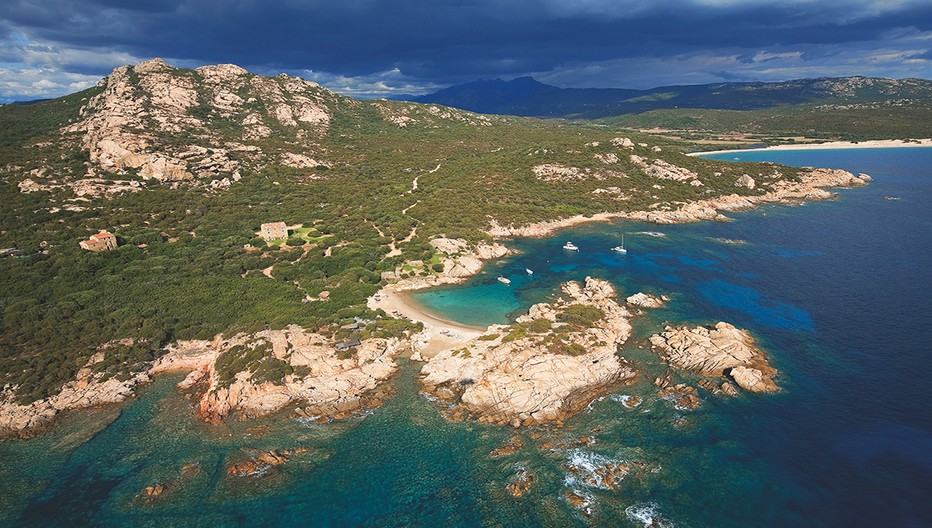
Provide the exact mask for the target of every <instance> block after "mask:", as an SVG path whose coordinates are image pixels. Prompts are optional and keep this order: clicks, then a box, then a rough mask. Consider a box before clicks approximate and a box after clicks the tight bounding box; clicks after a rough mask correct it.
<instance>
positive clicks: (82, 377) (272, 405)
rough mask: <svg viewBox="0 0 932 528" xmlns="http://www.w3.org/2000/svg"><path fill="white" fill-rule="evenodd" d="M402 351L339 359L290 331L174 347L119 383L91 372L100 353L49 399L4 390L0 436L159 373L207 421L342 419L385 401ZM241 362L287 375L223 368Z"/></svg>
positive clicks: (385, 347) (382, 348) (397, 347)
mask: <svg viewBox="0 0 932 528" xmlns="http://www.w3.org/2000/svg"><path fill="white" fill-rule="evenodd" d="M407 346H408V343H407V341H406V340H400V339H388V340H386V339H365V340H363V341H362V342H361V343H360V344H359V345H358V347H357V350H356V353H355V354H353V355H352V356H351V357H347V358H341V357H339V356H338V354H337V351H336V349H335V348H334V345H333V343H332V341H331V340H330V339H329V338H326V337H324V336H321V335H319V334H315V333H310V332H307V331H306V330H304V329H302V328H300V327H297V326H290V327H288V328H285V329H283V330H266V331H263V332H258V333H256V334H238V335H236V336H234V337H232V338H228V339H224V338H223V337H222V336H217V337H216V338H214V339H213V340H212V341H179V342H175V343H173V344H171V345H170V346H168V347H167V348H166V353H165V354H164V355H163V356H161V357H160V358H158V359H157V360H155V361H154V362H152V364H151V365H150V366H149V367H148V368H147V369H146V370H145V371H142V372H138V373H136V374H135V375H134V376H132V377H130V378H129V379H127V380H125V381H119V380H117V379H116V378H110V379H107V380H100V379H99V375H95V374H94V373H93V370H92V367H93V362H94V360H95V359H96V360H97V361H100V360H102V359H103V356H102V355H98V356H99V357H95V358H92V360H91V362H89V364H88V366H86V367H85V368H84V369H82V370H81V371H80V372H79V373H78V376H77V379H76V380H75V381H73V382H71V383H68V384H67V385H65V387H64V388H63V389H62V390H61V391H60V392H59V393H58V394H56V395H55V396H52V397H50V398H46V399H43V400H39V401H36V402H32V403H30V404H28V405H20V404H17V403H16V402H15V401H13V399H12V394H11V393H10V391H8V393H7V394H4V395H3V396H4V398H3V401H2V403H0V438H2V437H28V436H32V435H34V434H35V433H37V432H38V431H40V430H41V429H42V428H44V427H46V426H48V425H49V424H51V423H52V422H53V421H54V419H55V418H56V417H57V416H58V415H59V414H60V413H62V412H64V411H68V410H74V409H83V408H88V407H92V406H97V405H103V404H108V403H119V402H122V401H124V400H126V399H127V398H130V397H131V396H132V395H133V394H134V393H135V390H136V389H137V388H138V387H139V386H140V385H142V384H144V383H147V382H149V381H151V379H152V376H155V375H157V374H161V373H165V372H188V373H189V374H188V375H187V376H186V377H185V379H184V380H183V381H182V382H180V383H179V384H178V388H179V389H181V390H190V391H192V394H193V395H194V396H195V414H196V416H197V418H198V419H201V420H203V421H206V422H208V423H214V424H216V423H220V422H221V421H223V420H224V419H228V418H230V417H238V418H256V417H260V416H266V415H269V414H273V413H276V412H279V411H281V410H283V409H285V408H286V407H295V408H296V413H298V415H300V416H302V417H307V418H314V419H329V418H332V417H338V418H339V417H345V416H348V415H350V414H352V413H353V412H354V411H356V410H358V409H359V408H360V407H363V406H365V407H374V406H377V405H378V404H379V403H380V401H381V400H382V399H384V397H386V396H387V393H386V392H385V391H384V390H383V385H384V383H385V382H386V381H388V380H389V379H390V378H391V377H392V376H393V375H394V373H395V372H396V371H397V369H398V365H397V363H395V360H394V358H395V357H396V356H397V355H398V354H399V353H400V352H401V351H402V350H403V349H404V348H406V347H407ZM237 354H238V356H237ZM242 357H253V358H254V360H253V363H252V365H253V366H256V368H257V371H258V369H259V368H261V367H259V365H260V364H266V365H267V364H275V366H276V367H277V368H279V369H281V370H280V371H281V372H288V373H287V374H284V375H283V376H281V377H280V379H268V380H262V379H256V375H257V374H256V372H254V371H252V370H251V367H248V366H247V367H245V368H244V370H240V371H238V372H230V371H229V368H230V367H229V365H228V364H229V363H232V364H233V365H237V363H236V361H240V363H239V364H242V359H241V358H242ZM276 372H279V371H276ZM275 378H278V376H275Z"/></svg>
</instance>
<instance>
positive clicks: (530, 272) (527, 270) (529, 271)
mask: <svg viewBox="0 0 932 528" xmlns="http://www.w3.org/2000/svg"><path fill="white" fill-rule="evenodd" d="M524 271H526V272H527V274H528V275H533V274H534V272H533V271H531V268H524Z"/></svg>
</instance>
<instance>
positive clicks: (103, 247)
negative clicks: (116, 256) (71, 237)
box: [78, 231, 117, 252]
mask: <svg viewBox="0 0 932 528" xmlns="http://www.w3.org/2000/svg"><path fill="white" fill-rule="evenodd" d="M78 245H79V246H81V249H86V250H88V251H95V252H96V251H109V250H111V249H116V247H117V239H116V237H115V236H114V235H113V233H110V232H107V231H101V232H99V233H97V234H96V235H91V236H90V237H89V238H88V239H87V240H82V241H80V242H78Z"/></svg>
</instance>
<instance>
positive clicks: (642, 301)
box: [625, 292, 666, 308]
mask: <svg viewBox="0 0 932 528" xmlns="http://www.w3.org/2000/svg"><path fill="white" fill-rule="evenodd" d="M665 300H666V298H665V296H664V297H655V296H653V295H648V294H646V293H644V292H638V293H635V294H634V295H632V296H630V297H628V298H627V299H625V302H627V303H628V304H630V305H632V306H640V307H641V308H660V307H661V306H663V303H664V301H665Z"/></svg>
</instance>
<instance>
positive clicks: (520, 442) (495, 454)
mask: <svg viewBox="0 0 932 528" xmlns="http://www.w3.org/2000/svg"><path fill="white" fill-rule="evenodd" d="M522 447H524V439H523V438H521V437H520V436H518V435H512V437H511V438H509V439H508V440H506V441H505V443H504V444H502V445H501V446H500V447H497V448H495V449H493V450H492V451H491V452H490V453H489V458H499V457H503V456H508V455H513V454H515V453H517V452H518V451H519V450H520V449H521V448H522Z"/></svg>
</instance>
